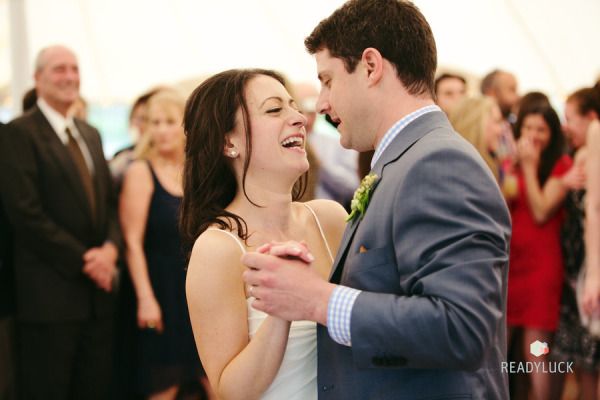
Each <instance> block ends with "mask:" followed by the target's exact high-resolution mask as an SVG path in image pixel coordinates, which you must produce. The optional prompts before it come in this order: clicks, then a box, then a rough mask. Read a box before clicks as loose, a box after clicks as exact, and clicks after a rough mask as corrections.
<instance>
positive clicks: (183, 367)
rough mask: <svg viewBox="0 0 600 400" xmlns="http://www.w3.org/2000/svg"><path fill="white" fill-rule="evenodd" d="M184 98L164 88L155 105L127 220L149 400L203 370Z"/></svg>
mask: <svg viewBox="0 0 600 400" xmlns="http://www.w3.org/2000/svg"><path fill="white" fill-rule="evenodd" d="M184 105H185V104H184V100H183V98H182V97H180V96H179V95H178V94H177V93H176V92H174V91H171V90H161V91H159V92H157V93H156V94H154V95H153V96H152V97H151V98H150V100H149V102H148V116H149V124H148V134H147V135H146V136H145V139H146V143H142V144H141V146H145V148H144V149H143V151H141V154H142V157H141V159H139V160H137V161H135V162H133V163H132V164H131V166H130V167H129V169H128V171H127V173H126V175H125V180H124V183H123V192H122V194H121V203H120V218H121V225H122V229H123V233H124V236H125V242H126V246H127V249H126V250H127V251H126V258H127V264H128V268H129V273H130V275H131V280H132V282H133V287H134V289H135V296H136V299H137V327H138V332H137V337H136V341H135V342H136V345H135V346H136V348H135V349H133V350H134V351H135V353H136V356H135V361H136V362H135V363H134V370H135V372H134V380H135V386H136V388H137V391H138V393H140V394H142V395H143V396H145V397H147V398H149V399H174V398H175V397H176V396H177V393H178V392H179V390H180V388H181V386H182V385H184V384H186V383H189V382H194V381H196V382H197V381H199V380H200V379H201V377H202V376H203V371H202V367H201V364H200V360H199V359H198V355H197V352H196V347H195V344H194V338H193V335H192V329H191V325H190V321H189V315H188V310H187V305H186V298H185V268H186V257H185V253H184V249H183V248H182V245H181V241H180V236H179V232H178V229H177V218H178V212H179V206H180V203H181V196H182V182H181V178H182V167H183V161H184V146H185V136H184V133H183V128H182V119H183V110H184Z"/></svg>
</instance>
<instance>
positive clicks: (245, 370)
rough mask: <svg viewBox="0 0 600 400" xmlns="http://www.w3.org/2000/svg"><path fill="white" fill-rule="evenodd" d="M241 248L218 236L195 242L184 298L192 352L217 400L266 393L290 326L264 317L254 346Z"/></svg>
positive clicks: (207, 235) (206, 234) (209, 235)
mask: <svg viewBox="0 0 600 400" xmlns="http://www.w3.org/2000/svg"><path fill="white" fill-rule="evenodd" d="M240 257H241V251H240V248H239V246H237V244H236V243H235V242H234V241H233V240H232V239H229V238H227V237H224V235H223V234H222V233H221V232H215V231H206V232H204V233H203V234H202V235H200V237H199V238H198V239H197V240H196V244H195V245H194V249H193V251H192V256H191V259H190V263H189V266H188V272H187V280H186V293H187V301H188V308H189V313H190V320H191V322H192V328H193V331H194V337H195V340H196V346H197V348H198V353H199V354H200V358H201V360H202V364H203V366H204V369H205V370H206V374H207V376H208V379H209V381H210V384H211V386H212V387H213V390H214V391H215V392H216V394H217V396H218V398H219V399H221V400H230V399H244V400H247V399H256V398H259V397H260V395H261V394H262V393H263V392H264V391H265V390H266V389H267V388H268V387H269V385H270V384H271V382H272V381H273V379H274V378H275V375H276V374H277V371H278V370H279V367H280V365H281V361H282V359H283V354H284V352H285V347H286V345H287V339H288V333H289V327H290V323H289V322H287V321H284V320H281V319H278V318H274V317H267V318H266V319H265V321H264V322H263V323H262V325H261V326H260V328H259V330H258V332H256V334H255V335H254V337H253V338H252V340H251V341H250V340H249V337H248V313H247V308H246V307H247V306H246V296H245V290H244V283H243V281H242V271H243V270H244V267H243V266H242V264H241V263H240Z"/></svg>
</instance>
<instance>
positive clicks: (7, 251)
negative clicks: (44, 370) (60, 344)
mask: <svg viewBox="0 0 600 400" xmlns="http://www.w3.org/2000/svg"><path fill="white" fill-rule="evenodd" d="M6 133H7V129H6V126H5V125H4V124H2V123H0V138H1V137H2V136H3V135H5V134H6ZM0 140H1V139H0ZM14 312H15V299H14V274H13V265H12V228H11V227H10V224H9V222H8V218H7V217H6V212H5V211H4V206H3V205H2V201H1V200H0V399H6V400H12V399H15V398H16V393H15V358H14V357H15V353H14V345H15V340H14V321H13V319H14V318H13V317H14Z"/></svg>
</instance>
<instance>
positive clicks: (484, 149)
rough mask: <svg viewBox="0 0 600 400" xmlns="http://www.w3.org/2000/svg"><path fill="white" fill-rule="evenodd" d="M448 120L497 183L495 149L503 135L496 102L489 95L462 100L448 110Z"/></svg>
mask: <svg viewBox="0 0 600 400" xmlns="http://www.w3.org/2000/svg"><path fill="white" fill-rule="evenodd" d="M449 119H450V123H451V124H452V126H453V127H454V130H456V132H458V133H460V135H461V136H462V137H464V138H465V139H467V141H469V142H470V143H471V144H472V145H473V146H475V148H476V149H477V151H478V152H479V154H481V157H482V158H483V160H484V161H485V163H486V164H487V165H488V167H490V170H491V171H492V173H493V174H494V176H495V177H496V180H497V181H498V182H500V180H501V176H500V161H499V160H498V158H497V156H496V151H498V147H499V145H500V137H501V136H502V114H501V113H500V107H498V104H496V102H495V101H494V100H493V99H492V98H490V97H475V98H468V99H464V100H463V101H461V102H460V103H459V104H458V105H457V106H456V107H454V109H453V110H452V111H451V112H450V115H449Z"/></svg>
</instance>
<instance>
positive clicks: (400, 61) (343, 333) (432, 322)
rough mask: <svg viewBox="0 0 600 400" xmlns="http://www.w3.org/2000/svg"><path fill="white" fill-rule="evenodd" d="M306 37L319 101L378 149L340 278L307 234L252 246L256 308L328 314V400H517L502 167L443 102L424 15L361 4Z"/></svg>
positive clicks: (321, 336)
mask: <svg viewBox="0 0 600 400" xmlns="http://www.w3.org/2000/svg"><path fill="white" fill-rule="evenodd" d="M305 44H306V47H307V49H308V51H309V52H310V53H312V54H315V56H316V60H317V68H318V74H319V79H320V80H321V83H322V88H321V94H320V96H319V100H318V103H317V108H318V109H319V111H320V112H322V113H327V114H328V115H330V116H331V118H332V120H333V121H334V122H336V123H338V124H339V125H338V131H339V132H340V142H341V144H342V146H344V147H346V148H353V149H355V150H358V151H368V150H375V154H374V156H373V160H372V163H371V174H372V175H371V176H370V177H369V179H367V181H366V182H365V184H364V187H363V192H362V194H361V192H358V193H357V194H356V195H355V196H356V197H357V201H356V202H355V201H354V200H353V203H361V204H362V206H361V207H357V206H356V204H355V205H353V208H354V209H355V213H353V214H354V218H353V219H352V220H351V222H349V223H348V225H347V227H346V232H345V233H344V236H343V238H342V242H341V245H340V247H339V250H338V255H337V258H336V260H335V262H334V265H333V269H332V274H331V276H330V279H329V282H326V281H324V280H322V279H320V278H319V276H318V274H316V273H315V272H314V271H313V269H312V268H307V267H306V264H305V263H304V262H303V261H301V259H303V260H306V261H310V260H311V259H312V258H313V257H312V256H309V255H308V254H307V253H306V252H307V249H306V248H305V247H304V246H303V245H302V244H300V243H288V244H285V243H284V244H277V243H275V244H271V245H270V246H265V247H263V248H261V249H260V250H261V252H263V253H269V254H260V253H247V254H245V255H244V258H243V262H244V263H245V264H246V265H247V266H248V267H250V268H251V269H249V270H247V271H246V272H245V273H244V276H245V279H246V282H247V283H248V284H249V285H252V293H253V295H254V297H255V298H257V300H256V301H255V302H254V304H253V306H255V307H256V308H258V309H259V310H262V311H266V312H268V313H269V314H272V315H275V316H278V317H281V318H284V319H287V320H302V319H308V320H312V321H316V322H318V323H319V324H320V325H319V326H318V329H317V335H318V336H317V340H318V351H317V354H318V390H319V399H344V400H364V399H378V400H387V399H389V400H392V399H417V398H419V399H450V398H452V399H486V400H504V399H506V398H508V391H507V375H506V374H503V372H502V362H503V361H505V360H506V321H505V317H504V315H505V313H504V311H505V306H506V288H507V272H508V245H509V239H510V218H509V214H508V210H507V208H506V204H505V202H504V200H503V198H502V194H501V193H500V190H499V188H498V185H497V184H496V182H495V179H494V177H493V175H492V173H491V171H489V169H488V168H487V166H486V164H485V163H484V162H483V160H482V159H481V157H480V156H479V154H478V153H477V151H476V150H475V149H474V148H473V146H472V145H470V144H469V143H467V142H466V141H465V140H463V139H462V138H461V137H460V136H459V135H458V134H457V133H456V132H454V131H453V129H452V127H451V126H450V124H449V122H448V120H447V118H446V116H445V114H444V113H443V112H442V111H441V110H440V108H439V107H437V106H436V105H435V104H434V102H433V81H434V79H433V78H434V74H435V69H436V48H435V42H434V39H433V34H432V32H431V29H430V27H429V25H428V23H427V21H426V20H425V18H424V17H423V15H422V14H421V13H420V12H419V10H418V9H417V8H416V7H415V6H414V5H412V4H411V3H409V2H407V1H398V0H351V1H349V2H347V3H345V4H344V5H343V6H342V7H341V8H340V9H338V10H337V11H335V12H334V14H332V15H331V16H330V17H329V18H327V19H325V20H324V21H322V22H321V23H320V24H319V25H318V26H317V27H316V28H315V30H314V31H313V32H312V34H311V35H310V36H309V37H308V38H307V39H306V41H305ZM351 215H352V214H351ZM294 247H295V249H296V251H295V252H294ZM298 250H300V251H301V253H298ZM275 255H294V256H298V255H300V256H301V258H300V259H299V258H293V259H289V258H277V257H275Z"/></svg>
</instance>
